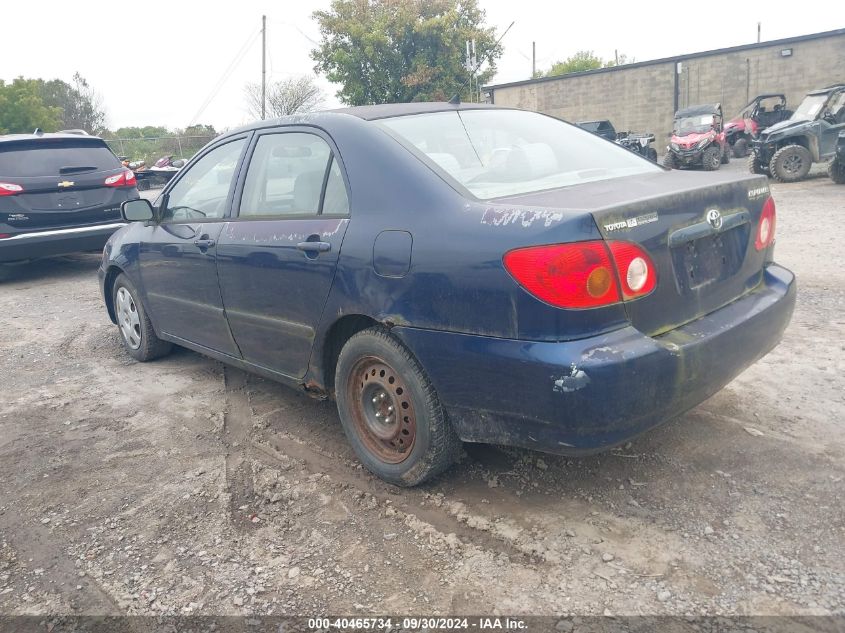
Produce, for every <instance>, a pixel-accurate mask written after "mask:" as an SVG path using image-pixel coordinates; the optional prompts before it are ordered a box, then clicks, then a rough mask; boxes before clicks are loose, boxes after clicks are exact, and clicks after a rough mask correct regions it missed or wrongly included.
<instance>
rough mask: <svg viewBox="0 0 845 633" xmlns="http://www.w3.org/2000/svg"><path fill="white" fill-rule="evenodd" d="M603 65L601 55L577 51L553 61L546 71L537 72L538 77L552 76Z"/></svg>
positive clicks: (592, 68)
mask: <svg viewBox="0 0 845 633" xmlns="http://www.w3.org/2000/svg"><path fill="white" fill-rule="evenodd" d="M602 66H604V61H602V59H601V57H596V56H595V55H594V54H593V51H578V52H577V53H575V54H574V55H572V57H567V58H566V59H564V60H562V61H558V62H555V63H554V64H552V67H551V68H549V70H547V71H546V72H538V73H537V74H538V76H540V77H554V76H555V75H568V74H569V73H580V72H584V71H585V70H595V69H596V68H601V67H602Z"/></svg>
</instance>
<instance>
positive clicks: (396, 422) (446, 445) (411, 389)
mask: <svg viewBox="0 0 845 633" xmlns="http://www.w3.org/2000/svg"><path fill="white" fill-rule="evenodd" d="M335 395H336V399H337V410H338V413H339V415H340V421H341V424H342V425H343V430H344V432H345V433H346V437H347V439H348V440H349V443H350V444H351V445H352V448H353V449H354V450H355V454H356V455H357V456H358V459H360V460H361V463H362V464H363V465H364V466H365V467H366V468H367V470H369V471H370V472H372V473H373V474H375V475H377V476H378V477H380V478H381V479H384V480H385V481H388V482H390V483H392V484H396V485H398V486H415V485H417V484H419V483H421V482H423V481H425V480H426V479H430V478H431V477H434V476H435V475H438V474H440V473H441V472H443V471H444V470H446V469H447V468H449V466H451V465H452V464H453V463H454V462H455V460H457V458H458V456H459V455H460V452H461V441H460V439H459V438H458V436H457V434H456V433H455V430H454V429H453V428H452V425H451V424H450V423H449V420H448V419H446V414H445V412H444V411H443V407H442V406H441V405H440V400H439V399H438V397H437V393H436V392H435V391H434V387H433V386H432V384H431V382H430V381H429V379H428V377H427V376H426V374H425V371H423V368H422V367H421V366H420V364H419V363H418V362H417V360H416V359H415V358H414V357H413V355H412V354H411V353H410V352H409V351H408V350H407V349H406V348H405V347H404V346H403V345H402V344H401V343H400V342H399V341H398V340H396V339H395V338H394V337H393V336H391V335H390V333H388V332H387V331H386V330H384V329H383V328H380V327H373V328H369V329H367V330H364V331H362V332H359V333H358V334H356V335H354V336H353V337H352V338H350V339H349V340H348V341H347V342H346V345H344V346H343V349H342V350H341V352H340V357H339V358H338V360H337V371H336V373H335ZM397 414H402V420H400V419H399V417H400V416H399V415H397ZM406 414H407V415H406ZM380 415H381V416H382V417H381V418H380V419H379V416H380ZM403 442H404V443H403Z"/></svg>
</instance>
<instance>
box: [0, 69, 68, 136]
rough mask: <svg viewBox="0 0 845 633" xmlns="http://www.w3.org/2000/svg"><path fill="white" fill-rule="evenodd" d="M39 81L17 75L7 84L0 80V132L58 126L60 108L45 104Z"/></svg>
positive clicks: (27, 130) (29, 130)
mask: <svg viewBox="0 0 845 633" xmlns="http://www.w3.org/2000/svg"><path fill="white" fill-rule="evenodd" d="M39 81H40V80H38V79H24V78H23V77H18V78H17V79H15V80H13V81H12V83H10V84H7V83H5V82H4V81H3V80H0V134H21V133H28V132H32V131H33V130H35V128H41V129H42V130H44V131H45V132H53V131H55V130H57V129H59V124H60V123H61V110H60V109H59V108H56V107H53V106H49V105H46V104H45V103H44V101H43V99H42V98H41V92H40V84H39Z"/></svg>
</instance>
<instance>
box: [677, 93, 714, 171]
mask: <svg viewBox="0 0 845 633" xmlns="http://www.w3.org/2000/svg"><path fill="white" fill-rule="evenodd" d="M729 151H730V149H729V148H728V143H727V141H725V133H724V131H723V130H722V106H721V105H720V104H718V103H711V104H706V105H697V106H690V107H689V108H684V109H682V110H678V111H677V112H676V113H675V121H674V123H673V125H672V135H671V137H670V139H669V146H668V147H667V148H666V155H665V156H664V157H663V166H664V167H668V168H669V169H680V168H683V167H701V168H703V169H704V170H706V171H713V170H715V169H719V165H721V164H725V163H727V162H728V161H729V160H730V155H729Z"/></svg>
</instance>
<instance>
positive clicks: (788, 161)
mask: <svg viewBox="0 0 845 633" xmlns="http://www.w3.org/2000/svg"><path fill="white" fill-rule="evenodd" d="M812 165H813V158H812V156H810V152H809V151H808V150H807V148H806V147H803V146H801V145H787V146H785V147H781V148H780V149H779V150H778V151H776V152H775V153H774V155H773V156H772V160H771V162H770V163H769V171H770V172H771V174H772V177H773V178H774V179H775V180H777V181H778V182H797V181H799V180H803V179H804V178H806V177H807V174H808V173H810V167H811V166H812Z"/></svg>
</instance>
